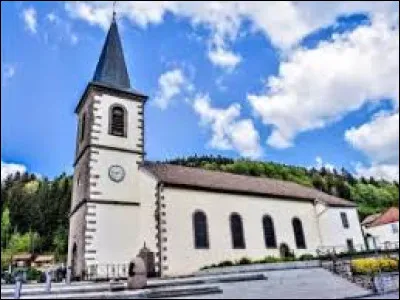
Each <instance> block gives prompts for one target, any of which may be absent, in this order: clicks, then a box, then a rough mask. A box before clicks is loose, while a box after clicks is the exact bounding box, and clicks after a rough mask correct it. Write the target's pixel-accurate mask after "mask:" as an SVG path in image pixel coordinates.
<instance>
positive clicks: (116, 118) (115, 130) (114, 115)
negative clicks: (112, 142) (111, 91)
mask: <svg viewBox="0 0 400 300" xmlns="http://www.w3.org/2000/svg"><path fill="white" fill-rule="evenodd" d="M110 134H111V135H116V136H126V131H125V110H124V109H123V108H122V107H120V106H114V107H112V108H111V127H110Z"/></svg>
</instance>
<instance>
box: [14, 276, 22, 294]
mask: <svg viewBox="0 0 400 300" xmlns="http://www.w3.org/2000/svg"><path fill="white" fill-rule="evenodd" d="M21 289H22V278H21V276H20V275H19V274H17V276H16V278H15V290H14V299H19V298H20V297H21Z"/></svg>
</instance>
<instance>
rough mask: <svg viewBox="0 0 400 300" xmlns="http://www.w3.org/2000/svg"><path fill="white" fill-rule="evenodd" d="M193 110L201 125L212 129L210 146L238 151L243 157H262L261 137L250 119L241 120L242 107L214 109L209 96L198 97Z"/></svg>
mask: <svg viewBox="0 0 400 300" xmlns="http://www.w3.org/2000/svg"><path fill="white" fill-rule="evenodd" d="M193 108H194V110H195V111H196V113H197V114H199V115H200V120H201V124H202V125H203V126H206V127H211V131H212V138H211V140H210V142H209V145H210V146H211V147H212V148H215V149H219V150H236V151H238V152H239V153H240V154H241V155H242V156H245V157H250V158H258V157H260V156H261V155H262V149H261V147H260V144H259V135H258V132H257V130H256V129H255V127H254V124H253V122H252V121H251V120H250V119H244V120H243V119H239V117H240V109H241V107H240V105H239V104H237V103H234V104H232V105H230V106H229V107H228V108H227V109H218V108H213V107H211V105H210V98H209V96H208V95H197V96H196V97H195V100H194V101H193Z"/></svg>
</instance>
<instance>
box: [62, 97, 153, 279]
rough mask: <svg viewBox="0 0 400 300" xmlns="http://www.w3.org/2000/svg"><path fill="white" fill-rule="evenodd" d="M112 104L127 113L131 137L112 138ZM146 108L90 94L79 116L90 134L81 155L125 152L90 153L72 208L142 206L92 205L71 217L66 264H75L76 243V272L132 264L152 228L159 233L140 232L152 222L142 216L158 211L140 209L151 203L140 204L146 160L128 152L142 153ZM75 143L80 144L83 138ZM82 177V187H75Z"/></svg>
mask: <svg viewBox="0 0 400 300" xmlns="http://www.w3.org/2000/svg"><path fill="white" fill-rule="evenodd" d="M114 104H121V105H123V106H124V107H125V109H126V111H127V113H128V118H127V137H117V136H112V135H109V108H110V106H112V105H114ZM142 106H143V103H141V102H137V101H131V100H128V99H125V98H120V97H115V96H111V95H108V94H107V93H104V92H98V91H96V90H90V92H89V93H88V95H87V99H86V100H85V102H84V104H83V106H82V108H81V111H80V112H79V115H78V117H79V120H80V119H81V118H82V114H83V112H86V130H85V137H84V140H83V141H81V142H80V141H79V140H78V142H77V155H79V154H80V152H81V151H82V150H83V149H84V148H85V146H86V145H88V144H91V145H100V146H106V147H115V148H119V149H121V150H124V151H118V150H113V149H103V148H99V147H96V146H94V147H90V149H87V150H86V152H85V154H84V155H83V156H82V158H81V159H80V161H79V162H78V164H77V165H76V166H75V171H74V187H73V196H72V204H73V206H74V205H76V204H77V203H79V202H80V201H82V200H83V199H86V200H88V201H89V202H90V201H93V200H95V201H105V202H107V201H120V202H135V203H139V205H140V206H132V205H110V204H106V203H104V204H101V203H97V204H93V203H88V204H87V212H88V214H87V213H86V206H83V207H82V208H81V209H80V210H79V211H78V212H77V213H76V214H75V215H74V216H72V217H71V219H70V238H69V258H68V260H69V262H71V259H72V258H71V251H72V245H73V243H74V242H75V243H77V244H78V245H79V251H78V255H79V261H80V262H82V263H81V266H80V268H79V270H78V272H80V271H81V270H82V269H83V268H84V267H85V265H86V266H90V265H93V264H99V265H105V264H111V263H113V264H118V263H128V262H129V260H130V259H132V258H133V257H134V256H135V255H136V254H137V253H138V252H139V250H140V248H141V247H142V246H143V243H144V240H145V239H146V238H149V237H150V234H149V233H148V231H149V230H148V229H146V228H147V227H146V226H149V225H150V227H149V228H153V230H155V228H154V224H153V223H154V220H153V223H152V224H145V225H146V226H141V225H142V224H144V223H145V222H148V221H149V217H146V218H145V217H143V216H151V215H152V213H150V209H153V210H154V207H152V206H151V205H150V204H149V203H147V202H146V203H141V202H142V201H141V199H147V198H142V197H141V192H140V189H141V184H140V183H139V182H140V175H139V171H138V163H139V162H141V160H142V155H141V154H140V153H130V152H127V151H138V152H139V151H141V150H142V147H141V143H142V142H141V139H142V128H141V125H142V122H141V119H142V115H140V112H142V110H143V109H142ZM78 127H79V126H78ZM77 138H78V139H79V132H78V134H77ZM111 165H121V166H123V167H124V169H125V178H124V180H123V181H122V182H119V183H117V182H114V181H112V180H111V179H110V178H109V175H108V172H109V167H110V166H111ZM79 174H80V175H81V185H80V186H78V185H77V178H78V176H79ZM149 190H151V189H149ZM153 198H154V195H153ZM152 205H155V204H154V203H153V204H152ZM142 209H143V212H141V210H142ZM153 214H154V212H153ZM153 218H154V217H153ZM152 233H153V232H152ZM145 236H146V238H144V237H145ZM150 243H153V245H152V247H153V248H154V246H155V245H154V244H155V242H154V236H153V238H152V240H151V241H149V244H150Z"/></svg>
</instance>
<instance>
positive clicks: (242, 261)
mask: <svg viewBox="0 0 400 300" xmlns="http://www.w3.org/2000/svg"><path fill="white" fill-rule="evenodd" d="M251 263H252V262H251V260H250V259H249V258H247V257H243V258H241V259H240V260H239V261H238V264H239V265H250V264H251Z"/></svg>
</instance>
